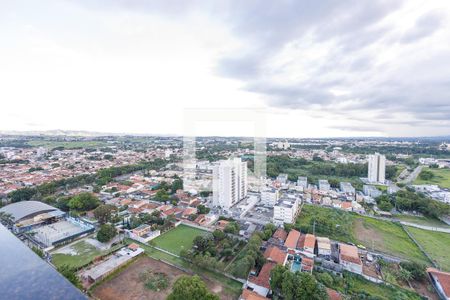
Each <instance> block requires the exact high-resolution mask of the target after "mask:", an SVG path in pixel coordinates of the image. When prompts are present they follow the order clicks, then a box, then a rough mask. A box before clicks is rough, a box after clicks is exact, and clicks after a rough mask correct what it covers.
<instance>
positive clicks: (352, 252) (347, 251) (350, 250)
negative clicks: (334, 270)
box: [339, 244, 362, 265]
mask: <svg viewBox="0 0 450 300" xmlns="http://www.w3.org/2000/svg"><path fill="white" fill-rule="evenodd" d="M339 251H340V259H342V260H345V261H348V262H352V263H355V264H358V265H361V264H362V262H361V258H360V257H359V254H358V248H356V246H352V245H347V244H339Z"/></svg>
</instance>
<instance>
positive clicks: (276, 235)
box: [272, 228, 288, 242]
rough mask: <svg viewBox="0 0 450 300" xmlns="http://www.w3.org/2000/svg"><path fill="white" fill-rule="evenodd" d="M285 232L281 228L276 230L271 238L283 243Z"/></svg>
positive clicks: (285, 236)
mask: <svg viewBox="0 0 450 300" xmlns="http://www.w3.org/2000/svg"><path fill="white" fill-rule="evenodd" d="M287 235H288V234H287V232H286V231H285V230H284V229H283V228H278V229H277V230H276V231H275V232H274V234H273V235H272V237H273V238H276V239H279V240H282V241H283V242H284V241H285V240H286V238H287Z"/></svg>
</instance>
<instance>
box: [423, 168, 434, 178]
mask: <svg viewBox="0 0 450 300" xmlns="http://www.w3.org/2000/svg"><path fill="white" fill-rule="evenodd" d="M433 177H434V173H433V172H431V171H428V170H423V171H422V172H420V174H419V178H420V179H422V180H430V179H433Z"/></svg>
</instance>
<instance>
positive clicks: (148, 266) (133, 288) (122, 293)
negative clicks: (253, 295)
mask: <svg viewBox="0 0 450 300" xmlns="http://www.w3.org/2000/svg"><path fill="white" fill-rule="evenodd" d="M146 270H151V271H152V272H161V273H165V274H166V275H167V276H168V279H169V282H170V284H169V287H168V288H167V289H166V290H164V291H160V292H155V291H152V290H149V289H147V288H145V286H144V283H143V282H142V281H141V280H140V279H139V274H141V273H142V272H144V271H146ZM181 275H192V274H187V273H186V272H183V271H181V270H179V269H177V268H174V267H172V266H170V265H168V264H165V263H163V262H160V261H158V260H154V259H152V258H150V257H147V256H143V257H141V258H139V259H138V260H136V261H135V262H134V263H132V264H131V265H130V266H129V267H128V268H126V269H125V270H124V271H122V272H121V273H119V274H118V275H117V276H115V277H114V278H113V279H111V280H109V281H107V282H104V283H103V284H101V285H100V286H98V287H96V288H95V290H94V291H93V295H94V297H95V298H98V299H101V300H116V299H117V300H122V299H129V300H133V299H165V298H166V297H167V296H168V295H169V294H170V292H171V290H172V286H173V284H174V282H175V281H176V279H177V278H178V277H180V276H181ZM202 280H203V281H205V283H206V284H207V286H208V289H209V290H211V291H213V292H215V293H217V294H218V295H219V297H220V298H221V299H224V300H232V299H233V297H231V296H230V295H228V294H227V293H225V291H224V290H223V288H222V286H221V285H220V283H218V282H215V281H211V280H210V279H207V278H202Z"/></svg>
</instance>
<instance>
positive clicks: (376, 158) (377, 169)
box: [367, 153, 386, 183]
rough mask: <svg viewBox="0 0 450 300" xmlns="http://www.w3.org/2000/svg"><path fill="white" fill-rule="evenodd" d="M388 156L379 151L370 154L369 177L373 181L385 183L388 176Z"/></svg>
mask: <svg viewBox="0 0 450 300" xmlns="http://www.w3.org/2000/svg"><path fill="white" fill-rule="evenodd" d="M385 174H386V156H384V155H381V154H379V153H375V154H373V155H369V172H368V175H367V177H368V179H369V182H372V183H385V181H386V178H385V176H386V175H385Z"/></svg>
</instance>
